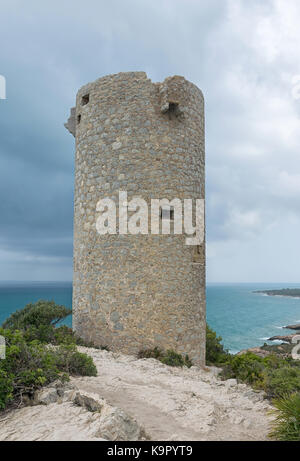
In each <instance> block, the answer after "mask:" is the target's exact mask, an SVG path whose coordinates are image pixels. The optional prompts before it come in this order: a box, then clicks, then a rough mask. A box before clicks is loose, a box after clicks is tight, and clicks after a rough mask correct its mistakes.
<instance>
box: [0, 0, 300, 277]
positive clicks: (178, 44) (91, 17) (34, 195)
mask: <svg viewBox="0 0 300 461" xmlns="http://www.w3.org/2000/svg"><path fill="white" fill-rule="evenodd" d="M0 18H1V28H0V43H1V47H0V74H2V75H4V76H5V77H6V81H7V99H6V100H0V140H1V142H0V195H1V200H0V217H1V218H0V219H1V221H0V280H71V278H72V214H73V204H72V200H73V175H74V140H73V137H72V136H71V135H70V134H69V133H68V132H67V131H66V130H65V128H64V126H63V123H64V122H65V121H66V119H67V117H68V114H69V109H70V107H71V106H73V105H74V101H75V94H76V92H77V89H78V88H79V87H80V86H82V85H83V84H85V83H87V82H89V81H93V80H95V79H96V78H98V77H101V76H103V75H106V74H110V73H117V72H120V71H131V70H144V71H146V72H147V74H148V76H149V77H150V78H151V79H152V80H153V81H155V82H156V81H162V80H163V79H164V78H165V77H167V76H169V75H174V74H179V75H183V76H185V77H186V78H187V79H189V80H190V81H192V82H193V83H195V84H196V85H198V86H199V87H200V88H201V89H202V91H203V93H204V96H205V100H206V165H207V169H206V180H207V187H206V199H207V202H206V205H207V279H208V281H209V282H300V264H299V261H300V245H299V238H300V200H299V197H300V158H299V157H300V148H299V147H300V99H297V94H298V92H297V87H295V86H294V91H293V83H292V82H293V78H294V79H295V80H294V82H295V81H296V80H297V76H299V81H300V59H299V50H300V27H299V24H300V2H299V0H269V1H268V0H264V1H263V2H262V1H261V0H251V1H249V0H109V1H107V0H85V1H84V2H82V1H78V0H72V1H71V0H65V1H64V0H51V1H50V0H44V1H40V0H36V1H33V0H26V2H24V0H0ZM299 95H300V91H299Z"/></svg>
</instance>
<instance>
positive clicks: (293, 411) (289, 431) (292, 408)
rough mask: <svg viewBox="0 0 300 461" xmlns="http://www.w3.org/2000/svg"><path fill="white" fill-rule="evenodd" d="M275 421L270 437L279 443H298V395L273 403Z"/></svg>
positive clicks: (299, 418) (299, 413)
mask: <svg viewBox="0 0 300 461" xmlns="http://www.w3.org/2000/svg"><path fill="white" fill-rule="evenodd" d="M273 405H274V406H275V408H276V410H274V412H273V413H274V414H275V416H276V419H275V421H274V423H273V430H272V432H271V434H270V436H271V437H272V438H274V439H276V440H279V441H293V442H299V441H300V393H296V394H292V395H288V396H283V397H281V398H280V399H277V400H275V401H273Z"/></svg>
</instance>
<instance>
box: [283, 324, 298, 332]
mask: <svg viewBox="0 0 300 461" xmlns="http://www.w3.org/2000/svg"><path fill="white" fill-rule="evenodd" d="M283 328H287V329H288V330H300V323H298V324H296V325H287V326H285V327H283ZM299 332H300V331H299Z"/></svg>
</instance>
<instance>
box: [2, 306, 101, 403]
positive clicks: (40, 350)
mask: <svg viewBox="0 0 300 461" xmlns="http://www.w3.org/2000/svg"><path fill="white" fill-rule="evenodd" d="M70 312H71V311H70V310H69V309H67V308H65V307H64V306H59V305H56V304H55V303H54V302H48V301H39V302H38V303H36V304H28V305H27V306H26V307H25V308H24V309H23V310H21V311H18V312H16V313H14V314H12V315H11V316H10V317H9V318H8V319H7V320H6V321H5V322H4V324H3V326H2V328H0V335H1V336H3V337H4V338H5V343H6V357H5V359H4V360H0V409H2V410H3V409H5V408H6V407H7V406H8V405H20V404H22V402H23V401H24V400H26V399H27V400H28V399H30V398H32V397H33V395H34V393H35V391H36V390H37V389H39V388H40V387H42V386H44V385H47V384H49V383H51V382H52V381H55V380H57V379H59V380H61V381H66V380H68V379H69V375H81V376H96V374H97V370H96V367H95V365H94V363H93V361H92V359H91V358H90V357H89V356H87V355H86V354H82V353H80V352H78V351H77V349H76V344H78V343H80V341H79V340H78V338H77V337H76V336H75V335H74V333H73V331H72V330H71V329H70V328H68V327H66V326H61V327H58V328H56V327H55V325H57V323H58V322H59V321H61V320H63V319H64V318H65V317H66V316H67V315H69V314H70Z"/></svg>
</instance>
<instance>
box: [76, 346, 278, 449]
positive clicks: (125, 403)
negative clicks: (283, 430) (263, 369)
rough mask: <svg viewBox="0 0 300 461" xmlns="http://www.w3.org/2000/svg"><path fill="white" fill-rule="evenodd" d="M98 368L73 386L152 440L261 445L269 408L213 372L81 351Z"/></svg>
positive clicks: (247, 390) (120, 355)
mask: <svg viewBox="0 0 300 461" xmlns="http://www.w3.org/2000/svg"><path fill="white" fill-rule="evenodd" d="M82 350H84V351H85V352H88V353H89V354H90V355H91V356H92V357H93V359H94V361H95V364H96V365H97V368H98V376H97V377H96V378H76V379H74V383H75V384H76V386H77V387H78V388H79V389H81V390H83V391H88V392H93V393H94V394H97V395H99V397H101V398H104V399H106V400H107V401H108V402H109V403H110V404H112V405H114V406H117V407H119V408H121V409H122V410H124V411H126V413H128V414H129V415H130V416H132V417H134V418H135V419H136V420H137V421H138V423H139V424H141V425H142V426H144V428H145V431H146V433H147V434H148V435H149V436H150V438H151V439H152V440H265V439H266V438H267V433H268V431H269V423H270V417H269V416H268V415H267V411H268V410H270V408H271V407H270V406H269V404H268V403H267V402H266V401H265V400H263V398H262V395H261V394H257V393H255V392H253V391H252V390H251V389H250V388H249V387H247V386H246V385H236V383H235V382H234V380H228V381H221V380H220V379H218V378H217V376H216V369H214V368H210V369H208V371H204V370H201V369H199V368H197V367H192V368H191V369H187V368H185V369H180V368H173V367H168V366H165V365H163V364H161V363H160V362H158V361H157V360H154V359H143V360H137V359H136V358H135V357H132V356H126V355H122V354H114V353H111V352H106V351H98V350H95V349H88V350H86V349H84V348H82Z"/></svg>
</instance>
